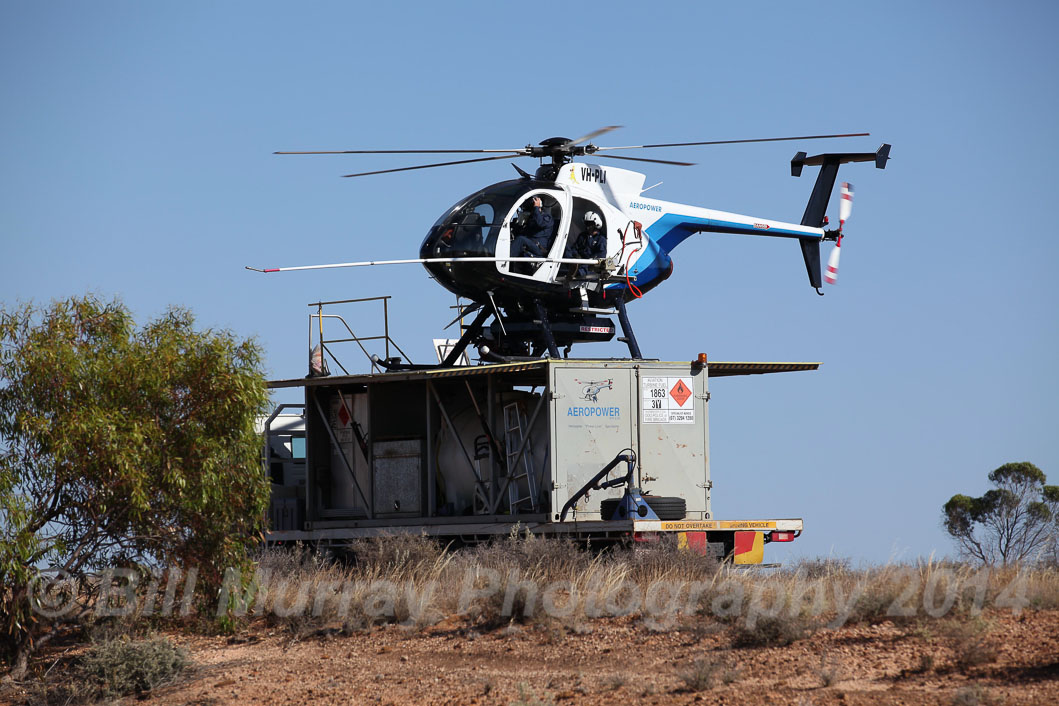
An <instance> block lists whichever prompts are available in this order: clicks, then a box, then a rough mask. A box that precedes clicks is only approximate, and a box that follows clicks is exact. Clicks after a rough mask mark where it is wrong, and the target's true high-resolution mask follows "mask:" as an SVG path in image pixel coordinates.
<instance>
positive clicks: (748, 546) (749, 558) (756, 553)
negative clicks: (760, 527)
mask: <svg viewBox="0 0 1059 706" xmlns="http://www.w3.org/2000/svg"><path fill="white" fill-rule="evenodd" d="M764 558H765V535H764V534H762V533H761V532H736V533H735V550H734V551H733V552H732V563H733V564H760V563H761V561H762V560H763V559H764Z"/></svg>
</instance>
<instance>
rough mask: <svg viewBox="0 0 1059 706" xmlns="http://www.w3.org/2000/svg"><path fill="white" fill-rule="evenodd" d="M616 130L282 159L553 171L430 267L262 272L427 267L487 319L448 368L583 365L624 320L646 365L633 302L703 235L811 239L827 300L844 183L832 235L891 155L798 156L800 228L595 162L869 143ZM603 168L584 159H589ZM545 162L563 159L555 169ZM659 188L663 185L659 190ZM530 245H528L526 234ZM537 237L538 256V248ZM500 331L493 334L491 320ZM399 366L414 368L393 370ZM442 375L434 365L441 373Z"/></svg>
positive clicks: (467, 229)
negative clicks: (856, 167) (676, 253)
mask: <svg viewBox="0 0 1059 706" xmlns="http://www.w3.org/2000/svg"><path fill="white" fill-rule="evenodd" d="M617 127H618V126H609V127H605V128H602V129H600V130H596V131H594V132H592V133H589V134H588V135H585V136H583V137H580V138H578V139H576V140H570V139H567V138H562V137H553V138H550V139H547V140H544V141H543V142H541V143H539V144H538V145H527V146H526V147H522V148H515V149H496V150H491V149H482V150H445V149H439V150H342V151H327V152H277V153H276V154H460V153H496V154H492V156H487V157H478V158H473V159H462V160H457V161H449V162H439V163H433V164H422V165H416V166H411V167H399V168H396V169H385V170H379V171H372V172H361V173H356V174H347V175H345V176H347V177H362V176H369V175H374V174H385V173H392V172H401V171H409V170H413V169H427V168H432V167H442V166H450V165H455V164H468V163H472V162H485V161H491V160H504V159H514V158H517V157H533V158H537V159H539V160H540V166H539V167H538V168H537V170H536V172H535V173H534V174H529V173H528V172H526V171H524V170H522V169H521V168H519V167H518V166H517V165H513V166H514V167H515V169H516V171H517V172H518V174H519V178H517V179H512V180H509V181H503V182H500V183H497V184H493V185H491V186H487V187H485V188H484V189H481V190H480V191H477V192H475V193H474V194H471V195H470V196H468V197H467V198H464V199H461V200H460V201H459V202H458V203H456V204H455V205H454V206H452V207H451V208H449V209H448V210H447V211H445V213H444V214H443V215H442V216H441V217H440V218H439V219H438V220H437V221H436V222H435V223H434V225H433V226H432V227H431V228H430V230H429V232H428V233H427V236H426V238H425V239H424V240H423V243H422V245H421V246H420V251H419V257H418V258H414V259H407V260H372V261H363V262H344V263H335V264H329V265H307V266H298V267H278V268H267V269H262V268H255V267H247V269H250V270H254V271H257V272H283V271H291V270H309V269H324V268H334V267H360V266H371V265H383V264H406V263H421V264H423V265H424V266H425V267H426V268H427V270H428V271H429V272H430V274H431V276H432V277H433V278H434V279H436V280H437V281H438V282H439V283H440V284H441V285H442V286H443V287H445V288H446V289H448V290H449V291H451V292H454V293H455V294H457V295H458V296H461V297H465V298H467V299H469V300H471V302H472V304H470V305H469V306H468V307H467V308H466V309H464V310H463V311H462V312H461V318H462V317H463V316H467V315H469V314H471V313H473V312H477V313H476V315H475V318H474V320H473V322H472V323H471V324H470V325H469V326H466V328H465V329H464V332H463V335H462V336H461V338H460V340H459V342H458V343H457V344H456V345H455V346H454V347H453V348H452V349H451V351H450V352H449V354H448V356H447V357H446V359H445V360H444V361H442V362H441V363H440V365H441V366H445V367H448V366H451V365H453V364H455V362H456V361H457V360H458V359H459V358H460V356H461V355H462V354H463V353H464V351H465V350H466V349H467V348H468V347H469V346H474V347H476V348H477V350H478V353H479V355H480V357H481V359H482V360H483V361H506V360H511V359H512V358H525V357H531V358H537V357H540V356H542V355H548V356H550V357H554V358H558V357H559V356H560V352H559V349H560V348H565V354H566V355H569V352H570V348H571V347H572V346H573V344H575V343H582V342H590V341H608V340H611V339H612V338H613V337H614V336H615V333H616V329H615V326H614V322H613V320H612V319H611V318H609V317H610V316H612V315H615V314H616V315H617V317H618V322H619V324H620V326H621V328H622V334H623V336H622V337H621V338H619V340H621V341H623V342H624V343H626V344H627V345H628V347H629V353H630V355H631V356H632V357H633V358H642V354H641V351H640V347H639V345H638V343H637V341H636V337H635V334H634V333H633V329H632V326H631V324H630V321H629V317H628V313H627V310H626V304H627V303H628V302H630V301H632V300H634V299H636V298H639V297H641V296H643V294H645V293H646V292H648V291H650V290H652V289H654V288H655V287H657V286H658V285H659V284H661V283H662V282H664V281H665V280H666V279H667V278H668V277H669V276H670V275H671V274H672V272H673V259H672V256H671V253H672V251H673V249H674V248H675V247H676V246H678V245H680V243H682V242H683V241H684V240H686V239H687V238H688V237H690V236H692V235H694V234H696V233H734V234H742V235H758V236H762V235H763V236H769V237H776V238H787V239H794V240H797V242H798V244H799V245H800V246H801V252H802V258H803V260H804V262H805V268H806V271H807V273H808V275H809V284H810V285H811V286H812V287H813V288H814V289H816V291H817V293H821V292H820V287H821V285H822V282H821V263H820V244H821V242H823V241H836V248H835V250H834V251H833V253H832V256H831V260H830V261H829V263H828V271H827V280H828V281H829V282H831V283H833V282H834V278H835V276H837V267H838V253H839V249H838V247H839V246H840V245H841V239H842V225H843V224H844V223H845V220H846V219H847V218H848V217H849V209H850V205H851V200H852V189H851V188H850V187H849V185H848V184H843V187H842V201H841V202H840V205H841V212H840V220H839V227H838V228H837V229H834V230H825V228H824V226H826V225H827V224H828V220H827V217H826V216H825V212H826V211H827V206H828V203H829V201H830V197H831V192H832V191H833V189H834V185H835V180H836V177H837V174H838V168H839V166H840V165H841V164H844V163H847V162H867V161H874V162H875V166H876V167H877V168H879V169H883V168H884V167H885V166H886V162H887V160H888V159H889V153H890V145H888V144H883V145H882V146H881V147H880V148H879V149H878V150H877V151H875V152H842V153H826V154H819V155H815V156H812V157H810V156H808V155H807V154H806V153H805V152H798V153H797V154H796V155H795V156H794V159H792V160H791V174H792V175H793V176H800V175H801V171H802V168H803V167H805V166H819V167H820V173H819V175H818V177H817V180H816V184H815V186H814V187H813V191H812V194H811V195H810V197H809V203H808V205H807V206H806V209H805V213H804V214H803V216H802V219H801V222H800V223H786V222H782V221H775V220H770V219H765V218H759V217H756V216H744V215H739V214H735V213H727V212H724V211H716V210H713V209H708V208H702V207H699V206H691V205H685V204H679V203H672V202H669V201H661V200H657V199H652V198H649V197H646V196H644V193H645V192H646V191H648V189H645V188H644V183H645V181H646V177H645V175H644V174H640V173H638V172H634V171H630V170H627V169H619V168H616V167H610V166H604V165H600V164H596V163H595V158H604V159H620V160H628V161H637V162H650V163H656V164H671V165H680V166H691V163H689V162H676V161H670V160H662V159H647V158H641V157H627V156H619V155H613V154H603V153H605V152H610V151H615V150H631V149H652V148H661V147H692V146H701V145H718V144H735V143H750V142H778V141H789V140H812V139H828V138H839V137H863V136H866V135H867V134H868V133H851V134H843V135H806V136H800V137H773V138H759V139H748V140H719V141H709V142H681V143H665V144H650V145H629V146H622V147H597V146H596V145H594V144H592V143H591V142H590V140H592V139H594V138H596V137H598V136H600V135H602V134H604V133H607V132H610V131H611V130H614V129H616V128H617ZM586 157H587V158H592V159H591V161H588V160H586V161H575V159H576V158H586ZM545 160H550V161H548V162H546V161H545ZM649 188H653V187H649ZM520 236H526V237H520ZM527 238H528V239H529V240H531V241H532V245H533V247H527V244H526V243H527ZM490 318H492V319H493V321H492V322H491V323H489V325H488V326H487V325H486V324H487V322H488V320H489V319H490ZM384 363H385V364H386V365H387V366H388V367H391V368H394V369H397V368H404V369H407V368H410V367H427V366H412V365H410V364H408V363H401V362H400V361H397V360H392V361H384ZM431 367H432V366H431Z"/></svg>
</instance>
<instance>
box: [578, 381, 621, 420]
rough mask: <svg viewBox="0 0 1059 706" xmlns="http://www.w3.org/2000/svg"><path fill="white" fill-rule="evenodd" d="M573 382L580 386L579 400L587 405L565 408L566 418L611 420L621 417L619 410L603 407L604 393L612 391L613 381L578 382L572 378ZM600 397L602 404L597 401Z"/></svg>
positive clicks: (605, 396) (605, 395)
mask: <svg viewBox="0 0 1059 706" xmlns="http://www.w3.org/2000/svg"><path fill="white" fill-rule="evenodd" d="M574 382H576V383H577V384H578V385H580V386H581V396H580V397H581V399H582V400H584V401H585V402H587V403H589V404H575V405H570V406H569V407H567V408H566V416H568V417H611V418H616V417H620V416H621V408H619V407H608V406H605V401H606V398H607V394H606V393H607V392H609V391H611V390H613V389H614V380H613V379H610V378H608V379H606V380H578V379H577V378H574ZM601 396H602V397H603V398H604V403H602V404H601V403H600V401H599V398H600V397H601Z"/></svg>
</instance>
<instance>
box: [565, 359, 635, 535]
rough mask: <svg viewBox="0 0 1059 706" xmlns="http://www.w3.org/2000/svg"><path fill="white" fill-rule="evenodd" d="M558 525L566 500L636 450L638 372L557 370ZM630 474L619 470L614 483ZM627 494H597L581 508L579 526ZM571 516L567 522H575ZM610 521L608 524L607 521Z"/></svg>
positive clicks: (618, 491) (598, 368)
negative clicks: (606, 500)
mask: <svg viewBox="0 0 1059 706" xmlns="http://www.w3.org/2000/svg"><path fill="white" fill-rule="evenodd" d="M552 371H553V378H552V392H553V393H554V395H553V402H552V405H553V406H552V415H553V416H552V420H553V423H552V434H553V438H552V451H553V453H554V454H555V458H554V459H553V461H552V468H553V469H554V475H553V477H554V478H555V482H556V483H557V484H559V485H560V487H559V488H557V489H556V490H555V492H554V494H553V496H552V497H553V501H552V511H553V515H554V516H555V517H553V519H557V516H558V514H559V512H560V510H561V509H562V507H563V505H564V504H565V503H566V501H567V500H569V499H570V497H571V496H572V495H574V494H575V493H576V492H577V491H578V490H580V489H581V487H582V486H584V484H585V483H587V482H588V481H589V480H591V478H592V476H594V475H595V474H596V473H598V472H599V471H600V470H602V468H603V467H604V466H606V465H607V464H608V463H610V461H611V460H613V459H614V457H615V456H617V455H618V454H619V453H621V452H622V451H624V450H625V449H629V448H634V447H635V431H634V425H635V423H636V412H635V410H636V391H635V389H634V385H633V372H634V371H633V370H631V369H628V368H626V369H621V368H609V367H603V366H598V365H597V366H594V367H591V368H578V367H574V366H566V365H561V366H560V365H556V366H554V367H553V368H552ZM624 471H625V467H624V465H622V466H621V467H620V468H615V469H614V471H613V473H612V476H611V477H616V476H617V475H618V474H620V473H623V472H624ZM623 492H624V489H622V488H614V489H611V490H609V491H606V492H600V491H595V492H593V493H591V495H590V497H589V499H588V500H584V499H582V500H581V501H580V502H579V503H578V504H577V506H576V507H575V508H574V509H575V510H576V513H577V515H576V517H577V519H580V520H598V519H600V516H599V503H600V500H602V499H603V498H606V497H621V495H622V493H623ZM570 519H571V516H570V515H568V516H567V520H570ZM608 519H609V518H608Z"/></svg>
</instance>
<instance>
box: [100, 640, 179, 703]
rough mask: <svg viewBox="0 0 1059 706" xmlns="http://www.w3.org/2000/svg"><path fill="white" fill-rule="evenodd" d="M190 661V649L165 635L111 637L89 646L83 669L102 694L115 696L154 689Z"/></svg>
mask: <svg viewBox="0 0 1059 706" xmlns="http://www.w3.org/2000/svg"><path fill="white" fill-rule="evenodd" d="M187 661H188V658H187V651H186V650H184V649H183V648H181V647H177V646H175V645H173V644H172V643H171V642H170V641H169V640H167V639H165V638H161V637H157V638H153V639H151V640H143V641H139V642H129V641H126V640H109V641H107V642H103V643H100V644H97V645H93V646H92V647H91V648H89V650H88V652H87V653H85V655H84V657H82V659H81V670H82V672H83V673H84V675H85V677H86V679H87V681H89V682H90V683H91V684H92V685H93V687H94V688H95V689H96V691H97V693H98V695H99V696H101V697H102V698H105V699H113V698H118V697H121V696H126V695H129V694H141V695H142V694H146V693H148V692H150V691H151V690H153V689H155V688H157V687H159V686H161V685H162V684H165V683H167V682H169V681H171V680H172V679H173V678H174V677H176V675H177V674H179V673H180V672H181V670H183V669H184V667H185V666H186V665H187Z"/></svg>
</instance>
